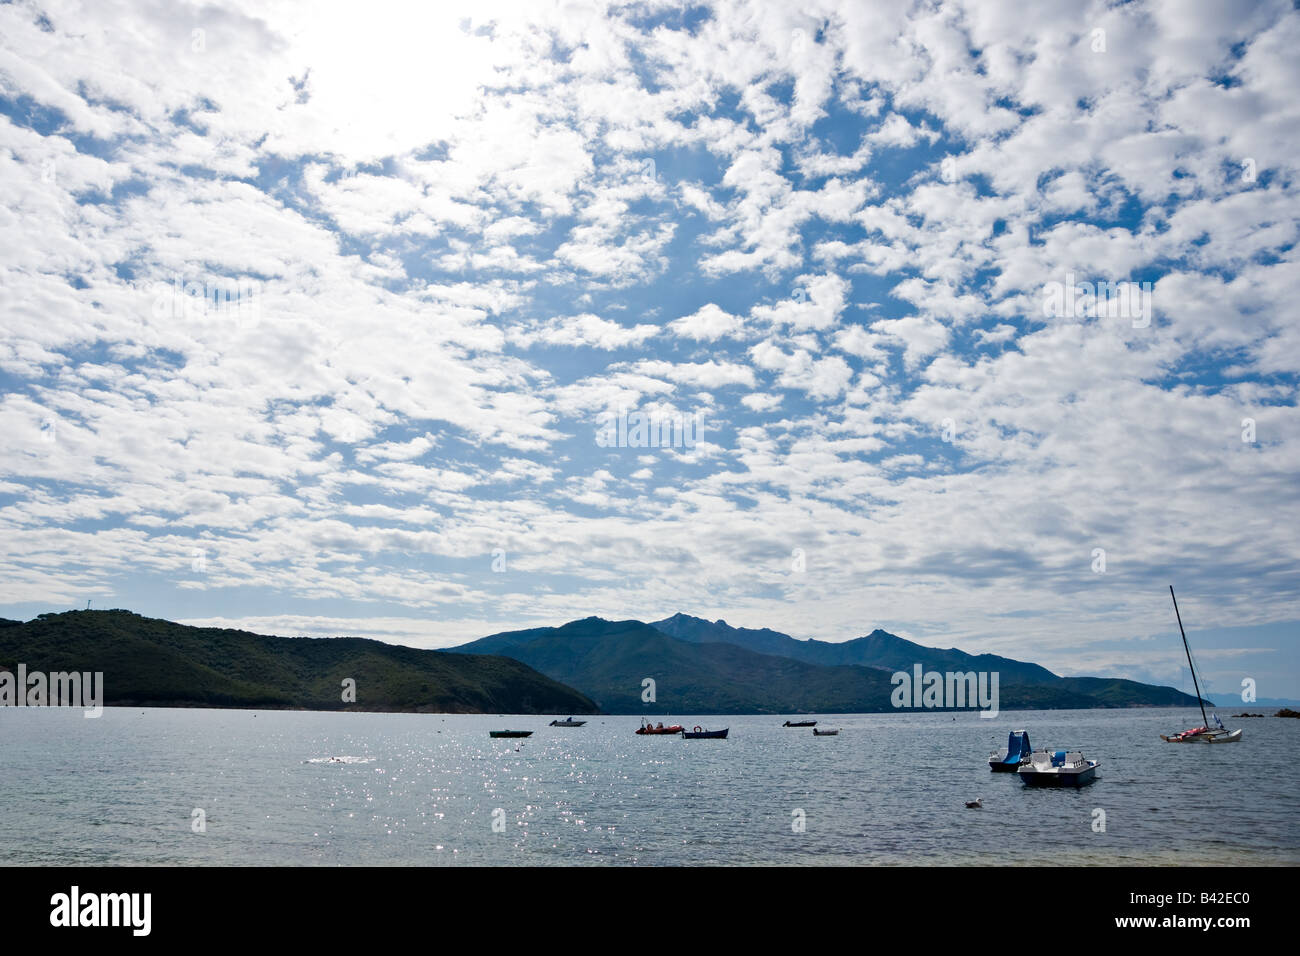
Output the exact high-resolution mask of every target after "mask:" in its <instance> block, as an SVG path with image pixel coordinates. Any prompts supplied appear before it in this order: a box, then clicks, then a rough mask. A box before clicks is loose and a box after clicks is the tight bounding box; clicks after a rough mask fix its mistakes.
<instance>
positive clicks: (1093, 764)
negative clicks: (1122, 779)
mask: <svg viewBox="0 0 1300 956" xmlns="http://www.w3.org/2000/svg"><path fill="white" fill-rule="evenodd" d="M1097 763H1098V762H1097V761H1096V760H1088V759H1086V758H1085V757H1084V756H1083V754H1081V753H1080V752H1079V751H1077V750H1068V751H1067V750H1052V751H1049V750H1035V751H1034V752H1033V753H1032V754H1031V755H1030V757H1029V760H1028V761H1026V762H1025V763H1022V764H1021V765H1020V766H1019V767H1017V768H1016V772H1017V773H1019V774H1020V779H1021V780H1022V781H1023V782H1024V783H1026V784H1027V785H1029V786H1031V787H1082V786H1083V785H1084V784H1087V783H1092V782H1093V780H1095V779H1096V777H1097Z"/></svg>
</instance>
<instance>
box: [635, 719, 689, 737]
mask: <svg viewBox="0 0 1300 956" xmlns="http://www.w3.org/2000/svg"><path fill="white" fill-rule="evenodd" d="M685 729H686V728H685V727H683V726H682V725H681V724H673V725H672V726H671V727H665V726H664V722H663V721H662V720H661V721H659V723H658V724H651V723H649V722H648V721H646V720H645V719H644V718H642V720H641V726H640V727H638V728H637V731H636V732H637V733H638V734H680V733H681V732H682V731H683V730H685Z"/></svg>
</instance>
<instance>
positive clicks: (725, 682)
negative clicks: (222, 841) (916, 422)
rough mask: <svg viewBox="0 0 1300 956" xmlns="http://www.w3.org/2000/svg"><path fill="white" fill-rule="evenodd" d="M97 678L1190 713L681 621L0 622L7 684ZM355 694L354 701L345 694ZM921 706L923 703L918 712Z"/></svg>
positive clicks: (164, 700) (501, 706)
mask: <svg viewBox="0 0 1300 956" xmlns="http://www.w3.org/2000/svg"><path fill="white" fill-rule="evenodd" d="M19 663H22V664H24V665H26V667H27V669H28V672H29V673H31V672H34V671H38V670H39V671H44V672H46V673H51V672H58V671H73V670H75V671H81V672H85V671H102V672H103V673H104V688H105V699H104V700H103V701H102V702H103V703H104V704H106V705H114V704H118V705H137V706H139V705H155V706H198V707H258V708H300V709H312V710H371V711H427V712H440V713H501V714H505V713H514V714H543V713H545V714H590V713H596V712H599V711H603V712H606V713H611V714H644V715H647V716H649V715H652V714H661V715H671V714H678V715H687V714H746V713H749V714H783V713H784V714H801V713H872V712H888V711H892V710H895V709H896V708H895V706H894V704H893V702H892V701H891V695H892V693H893V691H894V689H895V685H894V683H893V681H892V680H891V677H892V675H893V674H894V673H895V672H897V671H903V672H906V673H912V672H913V669H914V668H915V667H917V666H920V668H921V669H922V670H923V671H925V672H930V671H937V672H940V673H968V672H975V673H986V674H993V673H996V674H997V675H998V678H999V688H998V708H999V709H1002V710H1017V709H1062V708H1091V707H1135V706H1148V707H1170V706H1180V705H1181V706H1190V707H1195V706H1196V698H1195V697H1193V696H1191V695H1189V694H1184V693H1182V692H1181V691H1178V690H1175V689H1174V688H1172V687H1156V686H1153V685H1150V684H1141V683H1138V682H1136V681H1130V680H1122V679H1117V678H1099V677H1060V676H1058V675H1056V674H1053V673H1052V672H1051V671H1049V670H1047V669H1046V668H1044V667H1040V666H1039V665H1037V664H1032V663H1028V662H1026V661H1018V660H1014V659H1011V658H1007V657H999V656H997V655H992V654H978V655H973V654H967V653H966V652H964V651H961V650H958V649H956V648H948V649H939V648H932V647H926V646H924V645H921V644H916V643H914V642H912V641H908V640H905V639H904V638H901V637H898V636H896V635H894V634H890V633H888V632H886V631H883V630H879V629H877V630H874V631H872V632H871V633H869V634H867V635H866V636H865V637H859V638H856V639H853V640H849V641H845V642H843V643H838V644H837V643H830V642H825V641H801V640H797V639H795V638H793V637H790V636H789V635H787V634H782V633H780V632H778V631H773V630H768V629H766V628H764V629H752V628H736V627H731V626H730V625H728V624H727V623H726V622H725V621H712V622H710V621H706V620H703V619H701V618H697V617H691V616H689V615H686V614H675V615H673V616H672V617H669V618H665V619H663V620H660V621H655V622H654V623H645V622H643V621H632V620H628V621H609V620H605V619H603V618H599V617H588V618H583V619H582V620H577V621H570V622H569V623H567V624H564V625H561V626H558V627H540V628H531V629H528V630H520V631H508V632H503V633H500V634H493V635H491V636H489V637H484V638H481V639H479V640H476V641H472V642H470V643H468V644H464V645H461V646H460V647H454V648H450V649H448V650H445V651H431V650H419V649H416V648H412V647H403V646H400V645H395V644H387V643H384V642H381V641H374V640H367V639H364V638H358V637H335V638H305V637H296V638H289V637H271V636H267V635H261V634H253V633H250V632H247V631H238V630H228V629H218V628H199V627H190V626H187V625H183V624H177V623H174V622H171V621H165V620H160V619H155V618H147V617H142V616H141V615H139V614H134V613H132V612H130V611H125V610H113V611H68V612H63V613H56V614H42V615H40V616H39V617H37V618H35V619H33V620H31V621H27V622H21V621H8V620H0V670H10V671H11V672H12V671H15V669H16V667H17V665H18V664H19ZM348 678H351V679H352V680H353V681H355V687H356V695H355V700H344V699H343V695H342V693H341V688H342V682H343V681H344V680H346V679H348ZM918 703H919V701H918Z"/></svg>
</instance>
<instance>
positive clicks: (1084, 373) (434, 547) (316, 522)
mask: <svg viewBox="0 0 1300 956" xmlns="http://www.w3.org/2000/svg"><path fill="white" fill-rule="evenodd" d="M426 8H427V9H426ZM1297 48H1300V13H1298V12H1297V11H1296V10H1295V9H1294V7H1293V5H1292V4H1290V3H1285V2H1260V3H1255V4H1250V3H1247V4H1239V3H1172V2H1171V3H1149V4H1144V3H1123V4H1108V3H1100V2H1092V3H1083V4H1080V3H1076V2H1073V0H1070V2H1038V3H1032V4H1025V3H1022V2H978V3H974V2H973V3H942V4H940V3H929V2H911V0H909V2H897V0H879V2H873V3H869V4H868V3H855V2H840V3H826V2H820V0H808V2H805V3H800V4H779V3H772V2H765V3H732V2H723V3H717V4H711V5H699V6H692V7H689V8H684V7H682V6H680V5H677V4H659V3H637V4H618V5H612V6H611V5H605V4H600V3H595V2H570V3H565V2H560V3H517V4H498V3H494V2H487V0H476V2H474V3H465V4H450V3H449V4H405V3H382V2H378V3H368V4H365V5H364V7H363V8H361V7H357V6H356V5H355V4H345V3H339V4H315V3H313V4H294V3H252V2H248V3H238V2H236V3H226V2H223V3H216V4H212V3H206V4H186V3H145V2H129V3H127V2H124V3H115V2H111V0H110V2H95V3H74V2H67V3H62V2H50V3H30V2H16V3H10V4H6V5H4V6H0V192H2V194H3V203H0V322H2V327H3V337H2V339H0V540H2V541H3V546H2V547H0V615H3V616H8V617H15V618H27V617H30V616H32V615H34V614H36V613H41V612H44V611H48V610H62V609H65V608H67V607H73V606H76V607H84V606H85V604H86V602H87V601H89V602H91V606H93V607H127V608H131V609H133V610H135V611H138V612H140V613H143V614H147V615H150V616H158V617H168V618H171V619H175V620H183V621H186V622H189V623H220V624H224V625H228V626H240V627H247V628H250V629H253V630H258V631H262V632H265V633H281V634H316V635H322V634H357V635H362V636H369V637H377V638H381V639H384V640H391V641H397V642H400V643H411V644H416V645H419V646H428V647H436V646H447V645H450V644H455V643H460V642H462V641H464V640H469V639H472V638H474V637H479V636H482V635H484V634H487V633H491V632H493V631H497V630H502V629H508V628H515V627H525V626H538V625H542V624H558V623H561V622H563V621H566V620H570V619H573V618H576V617H585V616H588V615H591V614H596V615H600V616H602V617H611V618H640V619H642V620H654V619H657V618H660V617H665V616H668V615H670V614H672V613H674V612H676V611H684V612H686V613H691V614H697V615H700V616H703V617H708V618H725V619H726V620H727V621H728V622H729V623H732V624H736V625H744V626H753V627H763V626H766V627H772V628H776V629H778V630H782V631H785V632H787V633H790V634H793V635H794V636H797V637H817V638H821V639H828V640H842V639H847V638H851V637H857V636H861V635H863V634H865V633H867V632H869V631H870V630H872V629H873V628H875V627H884V628H886V629H887V630H890V631H893V632H895V633H898V634H901V635H903V636H906V637H910V638H913V639H915V640H919V641H921V642H922V643H927V644H934V645H939V646H954V645H955V646H960V647H962V648H963V649H966V650H970V651H991V652H995V653H1001V654H1007V655H1009V656H1013V657H1019V658H1023V659H1028V660H1034V661H1038V662H1040V663H1043V664H1045V665H1046V666H1048V667H1051V668H1053V669H1054V670H1057V671H1058V672H1063V673H1093V674H1107V675H1120V676H1131V677H1135V678H1137V679H1146V680H1156V681H1159V682H1161V683H1172V684H1174V685H1175V686H1185V687H1187V688H1188V689H1190V682H1189V680H1188V679H1187V677H1186V666H1185V663H1184V662H1182V650H1181V645H1180V644H1179V643H1178V641H1177V630H1176V625H1175V623H1174V620H1173V612H1172V606H1171V605H1170V602H1169V594H1168V590H1167V586H1168V585H1169V584H1171V583H1172V584H1174V586H1175V587H1176V588H1177V589H1178V592H1179V599H1180V604H1181V606H1182V610H1183V616H1184V622H1185V623H1186V624H1187V625H1188V627H1189V634H1190V636H1191V637H1192V639H1193V642H1194V646H1195V647H1196V648H1197V649H1198V650H1199V652H1200V653H1199V655H1198V657H1199V660H1198V663H1199V664H1200V666H1201V668H1202V669H1203V670H1204V671H1205V673H1206V675H1207V677H1208V678H1209V679H1210V682H1211V687H1212V689H1215V690H1217V691H1218V692H1220V693H1224V692H1232V691H1234V690H1236V689H1238V688H1239V686H1240V682H1241V679H1242V677H1244V676H1250V677H1253V678H1255V679H1256V681H1257V684H1258V693H1259V694H1260V695H1261V696H1271V697H1283V696H1292V697H1297V696H1300V646H1298V645H1297V634H1298V631H1300V627H1298V622H1300V588H1298V586H1297V585H1298V582H1297V567H1296V557H1297V543H1298V539H1300V535H1298V533H1297V528H1298V527H1300V521H1298V520H1297V519H1298V518H1300V482H1298V481H1297V475H1300V422H1298V421H1297V416H1296V400H1297V385H1298V378H1297V366H1298V362H1300V310H1298V307H1297V302H1300V269H1297V250H1296V233H1297V221H1298V220H1300V184H1298V183H1297V164H1298V159H1297V157H1298V156H1300V101H1297V99H1296V95H1295V91H1296V90H1297V89H1300V57H1297V56H1296V52H1295V51H1296V50H1297ZM620 418H621V419H622V424H623V426H625V427H614V426H612V425H610V423H611V422H612V421H617V420H618V419H620ZM646 423H649V424H650V425H651V426H652V427H653V428H654V429H655V434H656V435H658V434H662V432H661V431H660V429H663V428H665V427H667V428H668V429H670V432H671V434H673V435H674V437H679V436H681V435H682V430H681V428H680V426H687V427H686V434H687V435H688V436H689V438H690V440H689V442H678V443H677V444H676V445H672V446H671V447H651V446H648V444H647V442H646V441H645V440H644V438H645V434H646V431H645V429H644V428H643V427H640V426H643V425H644V424H646ZM674 428H676V430H675V431H672V430H673V429H674ZM611 435H613V436H615V440H613V441H610V440H609V438H610V436H611Z"/></svg>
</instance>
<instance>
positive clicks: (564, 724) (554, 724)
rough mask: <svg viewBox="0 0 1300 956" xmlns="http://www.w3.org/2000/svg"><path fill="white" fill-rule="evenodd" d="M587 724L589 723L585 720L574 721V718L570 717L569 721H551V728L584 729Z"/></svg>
mask: <svg viewBox="0 0 1300 956" xmlns="http://www.w3.org/2000/svg"><path fill="white" fill-rule="evenodd" d="M586 723H587V722H586V721H585V720H574V719H573V718H572V717H570V718H569V719H568V720H553V721H551V726H552V727H582V726H584V725H585V724H586Z"/></svg>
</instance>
